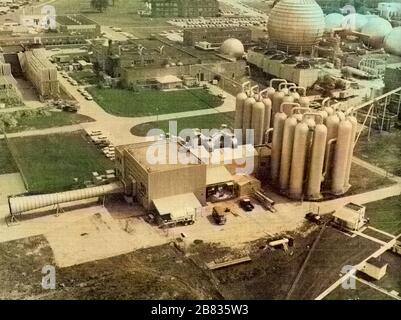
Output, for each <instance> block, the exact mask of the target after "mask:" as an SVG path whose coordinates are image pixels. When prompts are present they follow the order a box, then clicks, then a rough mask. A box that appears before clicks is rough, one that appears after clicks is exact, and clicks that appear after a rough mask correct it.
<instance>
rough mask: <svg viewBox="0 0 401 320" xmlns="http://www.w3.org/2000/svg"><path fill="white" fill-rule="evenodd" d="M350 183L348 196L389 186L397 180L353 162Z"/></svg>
mask: <svg viewBox="0 0 401 320" xmlns="http://www.w3.org/2000/svg"><path fill="white" fill-rule="evenodd" d="M350 184H351V186H352V187H351V189H350V190H349V192H348V193H347V196H349V195H354V194H360V193H364V192H368V191H373V190H377V189H380V188H384V187H389V186H391V185H393V184H395V182H394V181H393V180H391V179H389V178H386V177H384V176H382V175H380V174H378V173H375V172H372V171H370V170H368V169H366V168H364V167H362V166H360V165H357V164H353V165H352V170H351V176H350Z"/></svg>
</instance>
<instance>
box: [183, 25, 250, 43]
mask: <svg viewBox="0 0 401 320" xmlns="http://www.w3.org/2000/svg"><path fill="white" fill-rule="evenodd" d="M230 38H234V39H238V40H240V41H241V42H242V43H243V44H245V45H246V44H250V43H251V42H252V31H251V30H250V29H248V28H244V27H232V28H188V29H185V30H184V45H186V46H195V45H196V44H198V43H202V42H208V43H210V45H211V46H213V47H218V46H220V45H221V44H222V43H223V42H224V41H226V40H227V39H230Z"/></svg>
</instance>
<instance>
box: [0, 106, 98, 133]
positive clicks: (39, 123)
mask: <svg viewBox="0 0 401 320" xmlns="http://www.w3.org/2000/svg"><path fill="white" fill-rule="evenodd" d="M92 121H93V119H92V118H89V117H87V116H84V115H80V114H74V113H68V112H57V111H52V112H51V115H50V116H45V115H39V114H37V115H31V116H27V117H21V118H19V119H18V126H17V127H15V128H6V131H7V132H8V133H13V132H20V131H27V130H38V129H47V128H54V127H62V126H69V125H74V124H79V123H83V122H92Z"/></svg>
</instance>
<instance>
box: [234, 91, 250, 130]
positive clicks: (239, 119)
mask: <svg viewBox="0 0 401 320" xmlns="http://www.w3.org/2000/svg"><path fill="white" fill-rule="evenodd" d="M247 98H248V96H247V94H246V93H245V92H241V93H239V94H238V95H237V98H236V103H235V125H234V128H235V129H242V124H243V115H244V103H245V100H246V99H247Z"/></svg>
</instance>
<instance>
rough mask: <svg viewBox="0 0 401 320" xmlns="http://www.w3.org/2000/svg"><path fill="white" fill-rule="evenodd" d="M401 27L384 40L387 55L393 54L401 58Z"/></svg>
mask: <svg viewBox="0 0 401 320" xmlns="http://www.w3.org/2000/svg"><path fill="white" fill-rule="evenodd" d="M400 39H401V27H397V28H394V29H393V30H392V31H391V32H390V33H389V34H388V35H387V36H386V37H385V38H384V49H385V50H386V52H387V53H391V54H394V55H397V56H400V57H401V41H400Z"/></svg>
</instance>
